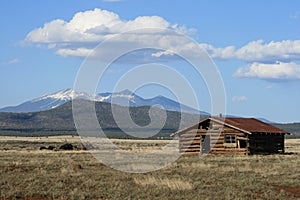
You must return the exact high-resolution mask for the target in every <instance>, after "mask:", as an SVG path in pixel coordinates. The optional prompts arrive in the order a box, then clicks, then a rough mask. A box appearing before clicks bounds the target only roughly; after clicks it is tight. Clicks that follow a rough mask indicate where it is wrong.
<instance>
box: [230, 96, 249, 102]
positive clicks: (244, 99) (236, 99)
mask: <svg viewBox="0 0 300 200" xmlns="http://www.w3.org/2000/svg"><path fill="white" fill-rule="evenodd" d="M247 100H248V98H247V97H246V96H233V97H232V101H233V102H242V101H247Z"/></svg>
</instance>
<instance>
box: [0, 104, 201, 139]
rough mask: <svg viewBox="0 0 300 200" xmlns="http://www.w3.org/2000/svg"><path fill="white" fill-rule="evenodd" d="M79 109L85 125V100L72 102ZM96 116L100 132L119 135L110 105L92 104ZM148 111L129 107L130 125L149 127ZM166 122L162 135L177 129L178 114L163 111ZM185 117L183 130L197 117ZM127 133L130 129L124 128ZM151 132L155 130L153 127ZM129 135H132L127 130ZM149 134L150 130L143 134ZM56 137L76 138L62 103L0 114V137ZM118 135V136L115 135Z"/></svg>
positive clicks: (69, 106)
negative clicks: (132, 122) (39, 108)
mask: <svg viewBox="0 0 300 200" xmlns="http://www.w3.org/2000/svg"><path fill="white" fill-rule="evenodd" d="M75 101H76V102H77V103H79V104H80V105H82V106H81V109H82V110H81V114H82V115H83V116H86V117H85V121H86V123H89V122H90V121H91V120H90V119H89V118H88V115H86V114H87V113H86V111H85V110H84V107H85V104H87V103H91V102H90V101H87V100H75ZM114 106H116V107H115V108H116V109H117V110H119V111H120V112H125V111H126V110H127V109H128V107H124V106H118V105H114ZM95 108H96V113H97V117H98V121H99V124H100V125H101V128H102V129H104V130H106V131H107V132H114V134H115V132H121V131H120V130H119V128H118V126H117V124H116V122H115V120H114V119H113V115H112V110H111V104H110V103H105V102H95ZM149 109H150V107H149V106H141V107H130V108H129V111H130V115H131V117H132V119H133V121H134V122H135V123H136V124H138V125H140V126H145V125H148V124H149V123H150V117H149V115H148V111H149ZM164 112H165V111H164V110H161V109H158V108H155V112H154V116H155V118H158V119H161V116H163V113H164ZM166 113H167V120H166V123H165V125H164V127H163V130H162V132H167V133H170V132H173V131H176V130H177V129H178V127H179V122H180V117H181V114H180V112H176V111H166ZM182 115H185V119H186V121H185V122H184V125H185V126H187V125H189V124H191V123H193V122H195V121H197V120H198V118H199V116H198V115H192V114H182ZM126 128H127V129H131V128H132V127H126ZM153 128H155V127H153ZM131 130H132V131H135V130H133V129H131ZM145 131H151V130H145ZM58 134H76V129H75V125H74V121H73V114H72V102H68V103H65V104H63V105H61V106H59V107H57V108H54V109H52V110H48V111H41V112H31V113H0V135H25V136H26V135H28V136H29V135H30V136H32V135H58ZM118 135H119V134H118Z"/></svg>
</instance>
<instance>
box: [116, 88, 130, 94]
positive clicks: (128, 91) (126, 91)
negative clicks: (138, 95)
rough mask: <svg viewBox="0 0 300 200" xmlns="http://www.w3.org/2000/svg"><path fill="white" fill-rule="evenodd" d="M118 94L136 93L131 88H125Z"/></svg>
mask: <svg viewBox="0 0 300 200" xmlns="http://www.w3.org/2000/svg"><path fill="white" fill-rule="evenodd" d="M117 94H124V95H133V94H134V93H133V92H132V91H131V90H128V89H125V90H122V91H120V92H117Z"/></svg>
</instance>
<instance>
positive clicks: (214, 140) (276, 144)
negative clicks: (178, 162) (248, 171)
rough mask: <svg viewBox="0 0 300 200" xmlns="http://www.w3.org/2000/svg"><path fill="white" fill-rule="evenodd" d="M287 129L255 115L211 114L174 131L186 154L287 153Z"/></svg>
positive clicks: (181, 150) (181, 149)
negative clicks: (246, 116) (285, 141)
mask: <svg viewBox="0 0 300 200" xmlns="http://www.w3.org/2000/svg"><path fill="white" fill-rule="evenodd" d="M285 134H289V133H288V132H286V131H284V130H281V129H279V128H277V127H275V126H272V125H270V124H267V123H264V122H262V121H259V120H257V119H255V118H222V117H208V118H205V119H203V120H201V121H199V122H197V123H195V124H193V125H191V126H189V127H187V128H184V129H182V130H179V131H177V132H176V133H173V134H172V136H177V137H178V138H179V151H180V153H182V154H184V155H193V154H197V155H199V154H200V155H204V154H211V155H249V154H262V153H263V154H266V153H267V154H270V153H284V137H285Z"/></svg>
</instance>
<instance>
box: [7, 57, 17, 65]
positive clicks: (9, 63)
mask: <svg viewBox="0 0 300 200" xmlns="http://www.w3.org/2000/svg"><path fill="white" fill-rule="evenodd" d="M19 63H20V60H19V59H18V58H14V59H12V60H9V61H7V62H6V64H7V65H16V64H19Z"/></svg>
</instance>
